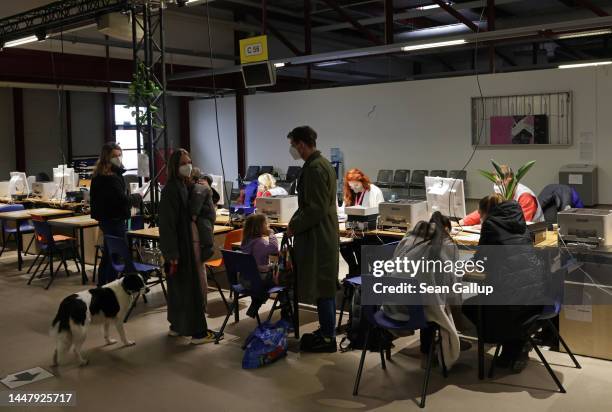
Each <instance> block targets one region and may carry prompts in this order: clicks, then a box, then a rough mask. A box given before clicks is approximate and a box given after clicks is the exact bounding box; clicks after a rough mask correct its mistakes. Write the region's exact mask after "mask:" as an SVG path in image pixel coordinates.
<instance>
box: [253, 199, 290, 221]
mask: <svg viewBox="0 0 612 412" xmlns="http://www.w3.org/2000/svg"><path fill="white" fill-rule="evenodd" d="M255 209H256V210H255V213H258V214H260V215H266V216H267V218H268V220H269V221H270V222H275V223H289V220H291V217H292V216H293V214H294V213H295V212H296V210H297V209H298V198H297V196H274V197H258V198H257V199H255Z"/></svg>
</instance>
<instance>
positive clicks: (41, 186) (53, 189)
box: [32, 182, 58, 200]
mask: <svg viewBox="0 0 612 412" xmlns="http://www.w3.org/2000/svg"><path fill="white" fill-rule="evenodd" d="M57 192H58V188H57V183H54V182H34V183H32V195H33V196H35V197H38V198H40V199H41V200H51V199H53V197H55V195H56V194H57Z"/></svg>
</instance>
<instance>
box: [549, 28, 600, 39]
mask: <svg viewBox="0 0 612 412" xmlns="http://www.w3.org/2000/svg"><path fill="white" fill-rule="evenodd" d="M605 34H612V29H603V30H591V31H583V32H578V33H565V34H559V35H558V36H556V37H557V39H559V40H563V39H575V38H577V37H590V36H602V35H605Z"/></svg>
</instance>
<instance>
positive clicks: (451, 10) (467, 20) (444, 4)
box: [432, 0, 483, 32]
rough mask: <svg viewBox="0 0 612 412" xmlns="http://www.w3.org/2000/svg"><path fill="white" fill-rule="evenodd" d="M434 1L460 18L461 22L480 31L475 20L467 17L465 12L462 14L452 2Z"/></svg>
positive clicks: (473, 29) (475, 30)
mask: <svg viewBox="0 0 612 412" xmlns="http://www.w3.org/2000/svg"><path fill="white" fill-rule="evenodd" d="M432 1H433V2H434V3H435V4H437V5H438V6H440V8H441V9H443V10H445V11H446V12H447V13H448V14H450V15H451V16H453V17H454V18H456V19H457V20H459V21H460V22H461V23H463V24H465V25H466V26H468V27H469V28H470V29H472V31H474V32H477V31H478V26H476V25H475V24H474V22H472V21H470V20H469V19H467V18H466V17H465V16H464V15H463V14H461V13H459V12H458V11H457V10H455V9H454V8H453V6H451V5H450V4H448V3H446V2H445V1H442V0H432ZM481 31H483V30H481Z"/></svg>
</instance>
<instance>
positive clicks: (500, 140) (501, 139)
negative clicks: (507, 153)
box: [491, 116, 514, 144]
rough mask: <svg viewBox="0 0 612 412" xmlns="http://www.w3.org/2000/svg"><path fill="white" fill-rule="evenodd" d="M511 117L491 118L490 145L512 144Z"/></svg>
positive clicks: (512, 124)
mask: <svg viewBox="0 0 612 412" xmlns="http://www.w3.org/2000/svg"><path fill="white" fill-rule="evenodd" d="M513 126H514V119H513V118H512V116H493V117H491V144H512V127H513Z"/></svg>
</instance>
